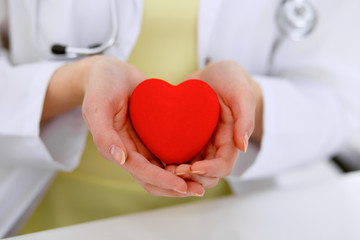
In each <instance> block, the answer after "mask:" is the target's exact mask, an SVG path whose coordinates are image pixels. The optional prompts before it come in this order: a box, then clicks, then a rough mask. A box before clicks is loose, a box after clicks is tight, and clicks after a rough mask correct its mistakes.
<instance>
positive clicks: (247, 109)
mask: <svg viewBox="0 0 360 240" xmlns="http://www.w3.org/2000/svg"><path fill="white" fill-rule="evenodd" d="M251 99H252V96H248V95H247V94H246V93H242V94H241V98H240V97H238V98H234V99H233V100H232V101H231V102H230V109H231V112H232V115H233V119H234V142H235V146H236V147H237V148H238V149H240V150H241V151H243V152H246V150H247V147H248V143H249V138H250V136H251V134H252V133H253V131H254V128H255V109H256V101H255V102H253V101H252V100H251Z"/></svg>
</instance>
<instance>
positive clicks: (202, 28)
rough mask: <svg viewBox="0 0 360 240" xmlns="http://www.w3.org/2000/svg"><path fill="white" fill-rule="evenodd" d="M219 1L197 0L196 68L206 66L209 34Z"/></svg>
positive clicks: (219, 5) (219, 4) (218, 7)
mask: <svg viewBox="0 0 360 240" xmlns="http://www.w3.org/2000/svg"><path fill="white" fill-rule="evenodd" d="M221 2H222V1H221V0H199V14H198V25H197V26H198V35H197V49H198V50H197V52H198V67H199V69H201V68H203V67H204V66H205V65H206V62H207V61H206V58H207V56H206V49H207V46H208V44H209V40H210V36H211V32H212V29H213V25H214V22H215V19H216V17H217V13H218V10H219V9H220V7H221Z"/></svg>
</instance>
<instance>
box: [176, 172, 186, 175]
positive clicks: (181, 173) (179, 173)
mask: <svg viewBox="0 0 360 240" xmlns="http://www.w3.org/2000/svg"><path fill="white" fill-rule="evenodd" d="M185 174H186V173H184V172H178V173H175V175H176V176H179V175H185Z"/></svg>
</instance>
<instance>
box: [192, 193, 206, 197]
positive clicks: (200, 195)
mask: <svg viewBox="0 0 360 240" xmlns="http://www.w3.org/2000/svg"><path fill="white" fill-rule="evenodd" d="M192 195H193V196H195V197H203V196H204V193H193V194H192Z"/></svg>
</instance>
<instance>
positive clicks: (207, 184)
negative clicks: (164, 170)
mask: <svg viewBox="0 0 360 240" xmlns="http://www.w3.org/2000/svg"><path fill="white" fill-rule="evenodd" d="M170 170H171V171H172V172H173V173H175V175H177V176H180V177H182V178H183V179H185V180H187V181H189V180H191V181H193V182H198V183H200V184H201V185H202V186H203V187H204V188H212V187H214V186H216V185H217V183H218V181H219V179H218V178H213V177H204V176H201V175H199V174H201V173H202V172H200V171H193V170H191V165H190V164H181V165H179V166H177V167H176V166H172V167H170Z"/></svg>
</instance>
